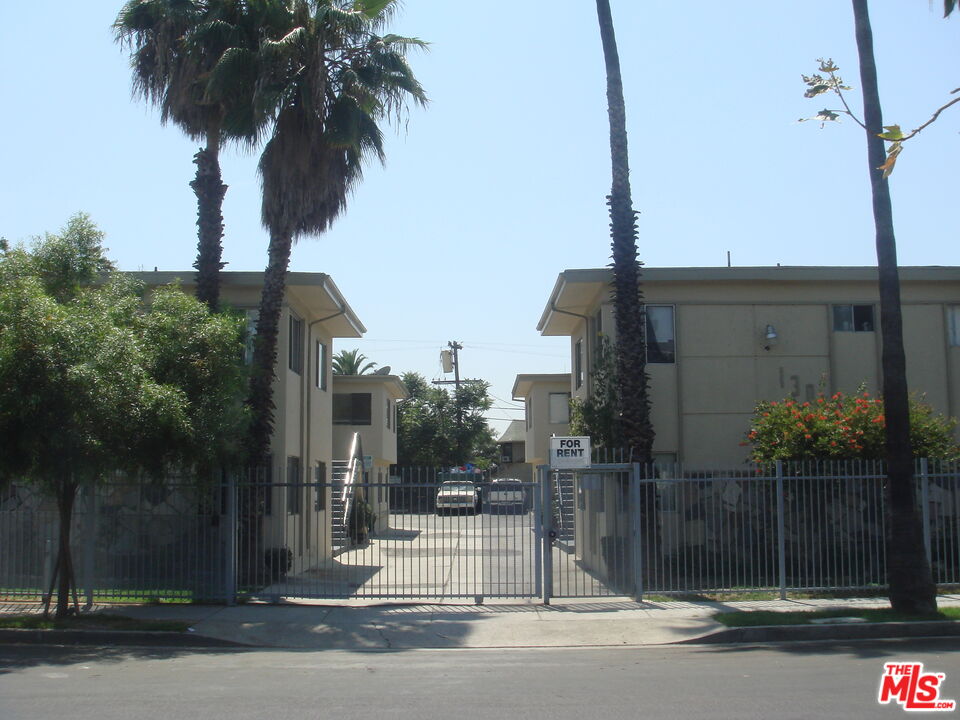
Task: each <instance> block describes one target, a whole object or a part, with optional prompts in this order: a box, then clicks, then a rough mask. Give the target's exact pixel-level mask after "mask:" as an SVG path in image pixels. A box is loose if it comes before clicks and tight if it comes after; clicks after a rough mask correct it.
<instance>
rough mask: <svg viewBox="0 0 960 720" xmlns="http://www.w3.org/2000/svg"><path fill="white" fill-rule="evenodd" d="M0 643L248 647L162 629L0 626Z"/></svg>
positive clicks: (227, 641) (228, 641) (229, 641)
mask: <svg viewBox="0 0 960 720" xmlns="http://www.w3.org/2000/svg"><path fill="white" fill-rule="evenodd" d="M0 645H117V646H121V647H184V648H211V647H219V648H231V647H232V648H249V647H251V646H250V645H245V644H243V643H238V642H233V641H231V640H221V639H219V638H212V637H207V636H205V635H197V634H196V633H185V632H172V631H163V630H32V629H31V630H20V629H13V628H4V629H0Z"/></svg>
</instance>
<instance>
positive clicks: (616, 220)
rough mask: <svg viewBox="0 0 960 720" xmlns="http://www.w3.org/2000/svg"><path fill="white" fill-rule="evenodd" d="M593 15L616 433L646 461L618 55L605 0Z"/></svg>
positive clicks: (647, 435) (646, 408)
mask: <svg viewBox="0 0 960 720" xmlns="http://www.w3.org/2000/svg"><path fill="white" fill-rule="evenodd" d="M597 18H598V20H599V23H600V39H601V41H602V43H603V59H604V62H605V64H606V70H607V114H608V116H609V120H610V161H611V166H612V175H613V181H612V186H611V190H610V195H609V196H608V197H607V205H608V206H609V207H610V237H611V246H612V250H613V285H614V288H613V292H614V310H615V315H616V328H617V345H616V358H617V379H618V385H619V393H618V395H619V402H618V404H619V408H618V412H617V416H618V420H619V422H618V425H619V428H618V432H617V434H618V435H619V436H620V438H621V439H622V441H623V442H624V443H626V445H627V447H629V448H630V450H631V453H632V455H633V459H634V460H635V461H638V462H641V463H645V464H646V463H649V462H650V460H651V457H652V455H651V453H652V450H653V437H654V432H653V425H652V424H651V422H650V399H649V380H648V377H647V371H646V343H645V331H646V327H645V322H644V316H643V291H642V289H641V287H640V263H639V261H638V260H637V217H636V216H637V213H636V212H635V211H634V210H633V204H632V200H631V197H630V165H629V159H628V152H627V113H626V107H625V104H624V100H623V81H622V80H621V77H620V57H619V55H618V53H617V41H616V37H615V35H614V30H613V17H612V16H611V14H610V2H609V0H597Z"/></svg>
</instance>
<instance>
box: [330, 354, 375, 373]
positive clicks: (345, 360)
mask: <svg viewBox="0 0 960 720" xmlns="http://www.w3.org/2000/svg"><path fill="white" fill-rule="evenodd" d="M366 360H367V356H366V355H364V354H363V353H361V352H360V350H358V349H353V350H341V351H340V352H338V353H337V354H336V355H334V356H333V361H332V364H333V374H334V375H366V374H367V373H368V372H370V371H371V370H373V369H374V368H375V367H376V366H377V364H376V363H375V362H367V361H366Z"/></svg>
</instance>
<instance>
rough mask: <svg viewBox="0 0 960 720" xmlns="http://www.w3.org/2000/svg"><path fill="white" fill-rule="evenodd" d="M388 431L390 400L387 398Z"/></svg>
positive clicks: (388, 424)
mask: <svg viewBox="0 0 960 720" xmlns="http://www.w3.org/2000/svg"><path fill="white" fill-rule="evenodd" d="M389 429H390V398H387V430H389Z"/></svg>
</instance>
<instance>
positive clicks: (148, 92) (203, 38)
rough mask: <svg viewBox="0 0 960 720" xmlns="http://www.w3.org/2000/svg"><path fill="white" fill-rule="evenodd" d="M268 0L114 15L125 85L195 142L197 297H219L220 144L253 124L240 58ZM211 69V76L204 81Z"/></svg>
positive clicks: (136, 6)
mask: <svg viewBox="0 0 960 720" xmlns="http://www.w3.org/2000/svg"><path fill="white" fill-rule="evenodd" d="M278 9H282V8H280V7H279V4H278V3H277V2H275V1H274V0H250V1H249V2H241V1H240V0H129V2H127V3H126V4H125V5H124V6H123V8H122V9H121V10H120V13H119V14H118V15H117V19H116V21H115V22H114V25H113V27H114V31H115V34H116V39H117V41H118V42H120V43H122V44H124V45H128V46H129V47H130V54H131V58H130V64H131V67H132V70H133V90H134V93H135V94H136V95H139V96H141V97H143V98H144V99H145V100H146V101H147V102H149V103H152V104H154V105H156V106H158V107H159V108H160V119H161V122H163V123H166V122H168V121H172V122H173V123H174V124H175V125H177V126H178V127H179V128H180V129H181V130H183V132H184V133H186V135H187V136H188V137H189V138H190V139H192V140H196V141H200V142H202V143H203V147H201V148H200V150H199V151H198V152H197V153H196V155H194V159H193V161H194V163H195V164H196V166H197V171H196V176H195V177H194V179H193V180H192V181H191V182H190V187H191V188H193V191H194V193H195V194H196V196H197V235H198V242H197V260H196V262H195V263H194V267H195V268H196V270H197V290H196V294H197V297H198V298H199V299H200V300H202V301H203V302H205V303H206V304H207V305H208V306H209V307H210V308H211V309H213V310H216V309H217V307H218V305H219V297H220V279H219V273H220V270H221V268H222V267H223V263H222V262H221V257H222V252H223V250H222V239H223V213H222V205H223V197H224V194H225V193H226V190H227V186H226V185H224V184H223V180H222V177H221V173H220V149H221V147H222V146H223V144H224V142H225V141H226V140H227V139H235V140H240V141H246V142H250V143H253V142H255V141H256V139H257V137H258V132H259V129H260V127H261V126H258V124H257V122H256V120H255V118H254V115H253V107H254V106H253V103H252V95H253V91H254V88H255V85H256V75H255V66H254V65H253V64H252V63H250V62H249V61H248V59H249V57H250V53H251V52H252V51H254V50H255V49H256V48H257V46H258V44H259V42H260V34H261V32H262V30H263V27H264V26H265V25H267V24H269V22H270V19H271V17H275V16H276V15H277V12H278ZM215 71H216V78H217V82H211V79H212V78H213V77H214V74H215Z"/></svg>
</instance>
